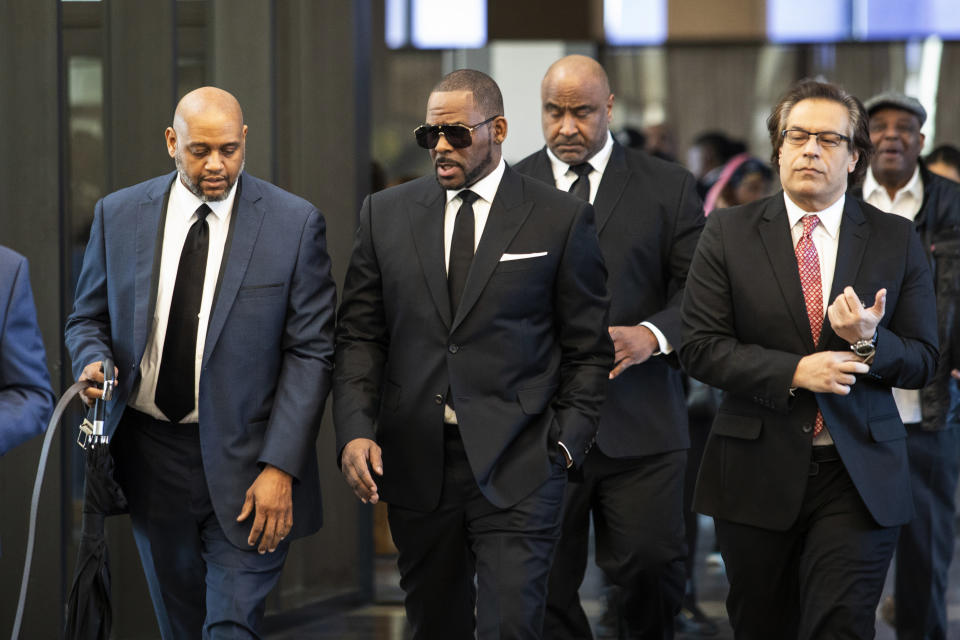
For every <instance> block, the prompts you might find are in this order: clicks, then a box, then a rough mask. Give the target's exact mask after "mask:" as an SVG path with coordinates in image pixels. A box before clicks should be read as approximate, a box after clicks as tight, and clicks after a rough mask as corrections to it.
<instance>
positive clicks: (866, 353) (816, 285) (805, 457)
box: [680, 80, 938, 640]
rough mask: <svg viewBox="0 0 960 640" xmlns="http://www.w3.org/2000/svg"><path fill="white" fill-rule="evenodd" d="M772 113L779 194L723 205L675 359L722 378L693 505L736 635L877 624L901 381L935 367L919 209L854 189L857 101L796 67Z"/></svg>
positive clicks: (908, 503) (812, 634) (902, 465)
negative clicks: (880, 201)
mask: <svg viewBox="0 0 960 640" xmlns="http://www.w3.org/2000/svg"><path fill="white" fill-rule="evenodd" d="M767 128H768V130H769V132H770V140H771V143H772V146H773V155H772V161H773V163H774V166H776V167H777V168H778V169H779V173H780V181H781V184H782V185H783V192H782V193H778V194H776V195H774V196H771V197H770V198H766V199H764V200H759V201H757V202H755V203H752V204H748V205H744V206H741V207H734V208H732V209H726V210H721V211H717V212H714V213H712V214H711V215H710V217H709V218H708V219H707V224H706V226H705V227H704V230H703V233H702V235H701V237H700V243H699V245H698V246H697V251H696V254H695V255H694V258H693V263H692V264H691V267H690V273H689V275H688V277H687V288H686V292H685V295H684V301H683V311H682V313H683V323H684V329H685V336H684V340H683V342H682V344H681V347H680V360H681V362H682V363H683V365H684V367H686V368H687V370H688V371H689V373H690V375H692V376H694V377H696V378H697V379H699V380H703V381H704V382H705V383H707V384H709V385H711V386H714V387H717V388H720V389H722V390H724V392H725V394H724V398H723V401H722V403H721V406H720V408H719V411H718V413H717V417H716V419H715V420H714V423H713V426H712V428H711V432H710V436H709V439H708V441H707V446H706V451H705V453H704V457H703V463H702V465H701V468H700V476H699V479H698V481H697V488H696V495H695V499H694V506H695V507H696V508H697V510H698V511H700V512H701V513H706V514H708V515H712V516H714V517H715V518H716V522H717V539H718V541H719V544H720V551H721V553H722V554H723V558H724V562H725V565H726V570H727V577H728V578H729V581H730V592H729V595H728V597H727V611H728V613H729V615H730V622H731V624H732V626H733V628H734V632H735V635H736V637H737V638H743V639H751V638H762V639H768V638H797V639H799V640H807V639H811V640H812V639H820V638H840V637H843V638H872V637H873V635H874V631H875V624H876V623H875V610H876V606H877V603H878V601H879V599H880V593H881V590H882V588H883V582H884V577H885V576H886V572H887V567H888V565H889V562H890V558H891V556H892V555H893V550H894V547H895V546H896V542H897V534H898V532H899V529H900V526H901V525H903V524H905V523H906V522H907V521H909V520H910V518H911V517H912V516H913V499H912V496H911V493H910V473H909V469H908V467H907V448H906V435H907V433H906V430H905V429H904V427H903V423H902V422H901V420H900V416H899V415H898V413H897V409H896V404H895V402H894V399H893V395H892V393H891V388H892V387H901V388H913V389H917V388H920V387H922V386H923V385H925V384H926V383H927V382H928V381H929V380H930V378H931V376H932V374H933V371H934V367H935V365H936V361H937V356H938V347H937V326H936V308H935V306H936V302H935V299H934V292H933V281H932V279H931V277H930V270H929V267H928V266H927V258H926V255H925V253H924V250H923V247H922V246H921V243H920V240H919V238H918V237H917V235H916V234H915V233H914V231H913V228H912V225H911V224H910V223H909V221H906V220H904V219H903V218H900V217H898V216H892V215H889V214H886V213H883V212H881V211H879V210H878V209H876V208H874V207H872V206H870V205H868V204H864V203H861V202H858V201H857V200H856V199H854V198H851V197H846V196H845V193H846V190H847V187H848V183H855V182H856V181H857V180H859V178H860V176H862V175H863V173H864V171H866V167H867V165H868V163H869V158H870V153H871V143H870V137H869V133H868V128H867V114H866V111H865V110H864V108H863V105H862V104H861V103H860V101H859V100H857V99H856V98H855V97H853V96H851V95H850V94H848V93H847V92H846V91H844V90H843V89H842V88H840V87H838V86H836V85H832V84H829V83H825V82H817V81H813V80H805V81H801V82H800V83H798V84H796V85H794V86H793V87H792V88H791V89H790V90H788V91H787V93H786V94H785V95H784V96H783V97H782V98H781V100H780V102H779V103H778V104H777V105H776V107H775V108H774V109H773V111H772V113H771V114H770V117H769V118H768V119H767Z"/></svg>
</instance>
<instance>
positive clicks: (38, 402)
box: [0, 247, 53, 455]
mask: <svg viewBox="0 0 960 640" xmlns="http://www.w3.org/2000/svg"><path fill="white" fill-rule="evenodd" d="M52 410H53V391H52V390H51V389H50V376H49V374H48V373H47V361H46V358H45V356H44V350H43V340H42V339H41V338H40V329H39V327H38V326H37V311H36V309H35V308H34V306H33V293H32V292H31V291H30V274H29V272H28V269H27V259H26V258H24V257H23V256H21V255H20V254H18V253H16V252H14V251H11V250H10V249H7V248H6V247H0V455H3V454H5V453H6V452H7V451H9V450H10V449H12V448H14V447H15V446H17V445H18V444H20V443H22V442H24V441H25V440H28V439H30V438H32V437H33V436H35V435H37V434H38V433H42V432H43V431H44V428H45V427H46V423H47V420H49V419H50V412H51V411H52Z"/></svg>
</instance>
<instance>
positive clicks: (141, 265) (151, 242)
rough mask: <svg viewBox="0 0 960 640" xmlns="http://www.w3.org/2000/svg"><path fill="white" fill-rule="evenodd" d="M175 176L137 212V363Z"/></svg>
mask: <svg viewBox="0 0 960 640" xmlns="http://www.w3.org/2000/svg"><path fill="white" fill-rule="evenodd" d="M174 179H176V174H172V175H171V176H170V180H169V181H167V182H166V183H165V184H166V189H163V190H160V189H158V190H157V191H155V192H153V193H150V194H148V195H147V199H146V200H144V201H143V202H141V203H140V204H139V206H138V208H137V230H136V239H135V242H136V248H137V254H136V264H135V266H134V275H133V277H134V289H133V290H134V292H135V293H134V297H135V300H134V308H133V349H134V351H133V352H134V354H136V359H137V362H139V361H140V358H142V357H143V352H144V350H145V349H146V347H147V332H149V331H150V329H151V328H153V312H154V307H155V305H156V300H157V283H158V281H159V276H160V257H161V256H160V253H161V251H162V247H163V226H164V222H165V221H166V218H167V201H168V200H169V198H170V187H171V186H173V180H174Z"/></svg>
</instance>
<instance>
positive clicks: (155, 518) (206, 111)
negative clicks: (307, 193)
mask: <svg viewBox="0 0 960 640" xmlns="http://www.w3.org/2000/svg"><path fill="white" fill-rule="evenodd" d="M246 133H247V127H246V125H244V124H243V113H242V111H241V109H240V105H239V104H238V103H237V101H236V99H235V98H234V97H233V96H232V95H230V94H229V93H227V92H225V91H222V90H220V89H216V88H213V87H203V88H200V89H197V90H195V91H192V92H191V93H189V94H187V95H186V96H184V98H183V99H182V100H181V101H180V103H179V104H178V105H177V110H176V114H175V116H174V121H173V124H172V126H171V127H169V128H167V130H166V142H167V150H168V152H169V154H170V156H171V157H172V158H173V159H174V161H175V163H176V167H177V171H176V172H174V173H170V174H167V175H165V176H160V177H157V178H154V179H152V180H148V181H146V182H143V183H141V184H138V185H135V186H133V187H129V188H127V189H122V190H120V191H118V192H116V193H113V194H110V195H108V196H107V197H105V198H104V199H103V200H101V201H100V202H99V203H97V207H96V212H95V216H94V221H93V227H92V229H91V232H90V241H89V244H88V245H87V250H86V253H85V255H84V263H83V270H82V272H81V274H80V280H79V283H78V285H77V295H76V301H75V304H74V310H73V313H72V314H71V316H70V318H69V320H68V322H67V327H66V343H67V347H68V348H69V350H70V356H71V358H72V360H73V367H74V373H75V374H76V375H77V376H78V378H80V379H87V380H93V381H101V380H102V379H103V374H102V373H101V372H100V367H101V362H102V361H103V360H104V359H106V358H107V357H110V358H112V359H113V361H114V363H115V364H116V368H117V370H116V373H117V377H118V387H117V390H116V393H115V394H114V397H113V400H112V401H111V402H110V404H109V405H108V408H107V410H108V417H107V420H106V423H105V431H106V433H107V434H113V433H116V437H115V438H114V439H113V441H112V443H111V448H112V451H113V453H114V456H115V458H116V462H117V476H118V481H119V482H120V485H121V486H122V487H123V489H124V491H125V493H126V494H127V498H128V501H129V503H130V516H131V520H132V524H133V531H134V536H135V537H136V541H137V546H138V549H139V551H140V559H141V561H142V563H143V567H144V572H145V574H146V577H147V582H148V584H149V587H150V595H151V598H152V600H153V605H154V609H155V611H156V614H157V619H158V622H159V625H160V630H161V633H162V635H163V637H164V638H165V639H169V638H178V639H179V638H187V637H199V636H200V634H201V631H202V632H203V637H204V638H208V637H209V638H222V637H231V638H239V637H244V638H246V637H251V638H253V637H259V636H258V635H257V630H258V627H259V625H260V622H261V621H262V618H263V610H264V599H265V597H266V595H267V593H268V592H269V591H270V589H271V588H272V587H273V585H274V584H276V582H277V579H278V578H279V575H280V571H281V569H282V567H283V562H284V559H285V557H286V553H287V550H288V547H289V542H290V540H291V539H293V538H297V537H300V536H304V535H307V534H310V533H313V532H315V531H316V530H317V529H318V528H319V527H320V524H321V506H320V488H319V476H318V472H317V455H316V435H317V429H318V426H319V423H320V417H321V414H322V412H323V405H324V401H325V399H326V396H327V392H328V389H329V385H330V374H331V367H332V361H333V313H334V305H335V299H336V292H335V287H334V283H333V281H332V279H331V277H330V260H329V258H328V256H327V253H326V247H325V235H324V228H325V227H324V220H323V217H322V216H321V214H320V213H319V212H318V211H317V210H316V209H315V208H314V207H313V206H312V205H311V204H310V203H308V202H306V201H304V200H302V199H300V198H297V197H296V196H293V195H291V194H289V193H287V192H285V191H282V190H281V189H278V188H277V187H274V186H273V185H270V184H268V183H266V182H263V181H262V180H258V179H257V178H254V177H253V176H250V175H249V174H246V173H243V161H244V151H245V140H246ZM98 394H99V391H96V390H91V391H89V392H88V394H87V399H88V401H89V400H90V399H91V398H92V397H95V396H97V395H98Z"/></svg>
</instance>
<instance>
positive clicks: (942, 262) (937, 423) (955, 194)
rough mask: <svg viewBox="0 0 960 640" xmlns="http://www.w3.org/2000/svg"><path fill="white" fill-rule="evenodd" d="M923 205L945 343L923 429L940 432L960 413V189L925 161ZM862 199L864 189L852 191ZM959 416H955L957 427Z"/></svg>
mask: <svg viewBox="0 0 960 640" xmlns="http://www.w3.org/2000/svg"><path fill="white" fill-rule="evenodd" d="M920 180H921V181H922V182H923V205H922V206H921V207H920V211H919V213H917V217H916V218H915V219H914V224H915V225H916V228H917V232H918V233H919V234H920V240H921V242H922V243H923V248H924V249H925V250H926V252H927V258H928V259H929V261H930V270H931V271H932V272H933V274H934V279H935V283H936V294H937V325H938V327H937V328H938V331H939V337H940V362H939V364H938V365H937V371H936V373H935V374H934V377H933V379H932V381H931V382H930V384H928V385H927V386H926V387H924V388H923V390H922V391H921V393H920V410H921V415H922V416H923V423H922V428H923V429H924V430H926V431H940V430H942V429H945V428H946V427H947V426H948V425H949V424H950V423H949V422H948V416H949V415H950V412H951V410H952V411H953V413H954V414H956V413H957V412H958V410H960V407H951V406H950V404H951V400H950V387H951V386H952V385H956V384H957V381H956V380H954V379H953V378H952V377H951V376H950V371H951V370H952V369H960V184H957V183H956V182H953V181H951V180H947V179H946V178H941V177H940V176H938V175H936V174H934V173H932V172H930V171H929V170H928V169H927V168H926V167H925V166H924V165H923V162H922V161H921V163H920ZM853 195H854V196H856V197H857V198H861V199H862V198H863V188H862V187H858V188H857V189H855V190H854V191H853ZM957 419H958V416H957V415H954V416H953V423H956V422H957Z"/></svg>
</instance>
